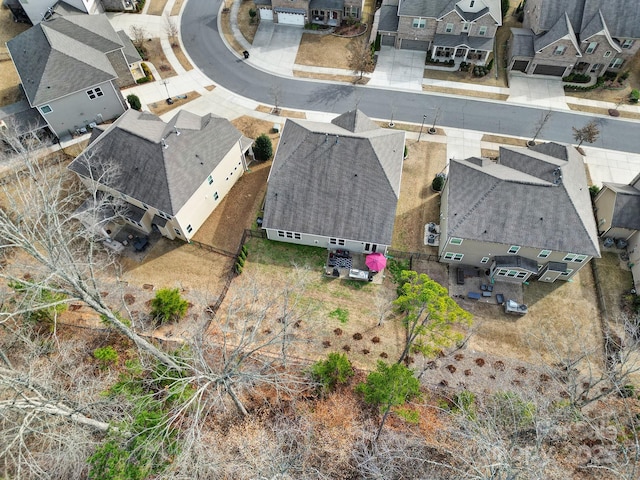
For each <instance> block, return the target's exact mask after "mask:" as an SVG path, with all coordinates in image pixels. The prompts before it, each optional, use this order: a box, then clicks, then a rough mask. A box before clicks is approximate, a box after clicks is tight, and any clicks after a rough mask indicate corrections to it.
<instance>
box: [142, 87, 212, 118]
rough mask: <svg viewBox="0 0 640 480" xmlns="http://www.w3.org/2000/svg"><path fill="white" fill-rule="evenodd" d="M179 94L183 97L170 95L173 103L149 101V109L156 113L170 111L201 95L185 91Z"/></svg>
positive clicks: (160, 113)
mask: <svg viewBox="0 0 640 480" xmlns="http://www.w3.org/2000/svg"><path fill="white" fill-rule="evenodd" d="M180 95H181V96H182V97H184V98H178V97H171V98H172V99H173V103H172V104H171V105H169V104H168V103H167V102H165V101H162V102H156V103H150V104H149V105H148V106H149V109H150V110H151V112H152V113H155V114H156V115H162V114H163V113H167V112H170V111H171V110H173V109H174V108H178V107H180V106H182V105H184V104H185V103H189V102H191V101H192V100H195V99H196V98H198V97H200V96H201V95H200V94H199V93H198V92H187V93H182V94H180Z"/></svg>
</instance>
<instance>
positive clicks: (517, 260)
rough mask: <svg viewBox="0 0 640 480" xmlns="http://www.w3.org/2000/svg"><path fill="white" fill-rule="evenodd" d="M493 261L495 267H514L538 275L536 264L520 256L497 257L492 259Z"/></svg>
mask: <svg viewBox="0 0 640 480" xmlns="http://www.w3.org/2000/svg"><path fill="white" fill-rule="evenodd" d="M493 261H494V262H496V267H501V268H509V267H515V268H520V269H522V270H529V271H530V272H532V273H538V262H536V261H535V260H532V259H530V258H526V257H521V256H520V255H498V256H496V257H494V258H493Z"/></svg>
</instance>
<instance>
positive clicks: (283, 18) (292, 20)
mask: <svg viewBox="0 0 640 480" xmlns="http://www.w3.org/2000/svg"><path fill="white" fill-rule="evenodd" d="M278 23H282V24H284V25H299V26H301V27H304V15H303V14H300V13H284V12H278Z"/></svg>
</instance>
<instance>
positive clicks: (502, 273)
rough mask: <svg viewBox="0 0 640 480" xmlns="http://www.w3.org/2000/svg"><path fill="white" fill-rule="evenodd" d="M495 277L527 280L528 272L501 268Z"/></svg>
mask: <svg viewBox="0 0 640 480" xmlns="http://www.w3.org/2000/svg"><path fill="white" fill-rule="evenodd" d="M495 275H498V276H499V277H507V278H526V277H527V275H528V274H527V272H521V271H519V270H508V269H506V268H499V269H498V270H496V272H495Z"/></svg>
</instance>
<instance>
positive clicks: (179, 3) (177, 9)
mask: <svg viewBox="0 0 640 480" xmlns="http://www.w3.org/2000/svg"><path fill="white" fill-rule="evenodd" d="M183 3H184V0H176V3H174V4H173V7H172V8H171V16H172V17H175V16H176V15H179V14H180V9H181V8H182V4H183Z"/></svg>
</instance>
